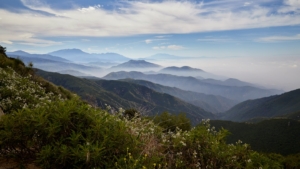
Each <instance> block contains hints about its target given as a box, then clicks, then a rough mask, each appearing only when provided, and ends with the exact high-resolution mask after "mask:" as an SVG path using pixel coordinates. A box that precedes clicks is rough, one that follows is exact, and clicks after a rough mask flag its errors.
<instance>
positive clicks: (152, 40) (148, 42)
mask: <svg viewBox="0 0 300 169" xmlns="http://www.w3.org/2000/svg"><path fill="white" fill-rule="evenodd" d="M163 40H168V39H146V40H145V43H146V44H150V43H152V42H154V41H163Z"/></svg>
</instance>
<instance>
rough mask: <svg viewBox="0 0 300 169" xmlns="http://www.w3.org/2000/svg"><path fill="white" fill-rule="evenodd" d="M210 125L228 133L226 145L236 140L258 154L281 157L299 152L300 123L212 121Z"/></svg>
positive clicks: (291, 121)
mask: <svg viewBox="0 0 300 169" xmlns="http://www.w3.org/2000/svg"><path fill="white" fill-rule="evenodd" d="M210 124H211V125H212V126H214V127H216V129H217V130H219V129H221V128H224V129H226V130H228V131H230V133H231V134H230V135H229V136H228V137H227V143H228V144H234V143H235V142H237V141H238V140H242V141H243V142H245V143H247V144H250V145H251V148H252V149H253V150H256V151H260V152H268V153H280V154H283V155H288V154H296V153H299V152H300V135H299V129H300V121H296V120H290V119H272V120H264V121H262V122H259V123H255V124H249V123H237V122H231V121H220V120H212V121H211V122H210Z"/></svg>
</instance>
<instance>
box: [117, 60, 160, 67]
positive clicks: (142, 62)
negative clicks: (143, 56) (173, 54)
mask: <svg viewBox="0 0 300 169" xmlns="http://www.w3.org/2000/svg"><path fill="white" fill-rule="evenodd" d="M158 67H161V66H160V65H157V64H154V63H150V62H146V61H145V60H129V61H128V62H125V63H122V64H119V65H117V66H113V67H112V68H158Z"/></svg>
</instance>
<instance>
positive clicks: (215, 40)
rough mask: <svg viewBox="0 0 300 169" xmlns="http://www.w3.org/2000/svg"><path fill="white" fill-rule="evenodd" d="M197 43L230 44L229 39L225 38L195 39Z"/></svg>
mask: <svg viewBox="0 0 300 169" xmlns="http://www.w3.org/2000/svg"><path fill="white" fill-rule="evenodd" d="M197 41H201V42H230V41H232V40H231V39H226V38H203V39H197Z"/></svg>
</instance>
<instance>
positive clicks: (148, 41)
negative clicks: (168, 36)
mask: <svg viewBox="0 0 300 169" xmlns="http://www.w3.org/2000/svg"><path fill="white" fill-rule="evenodd" d="M152 41H153V40H152V39H146V40H145V43H147V44H150V43H152Z"/></svg>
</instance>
